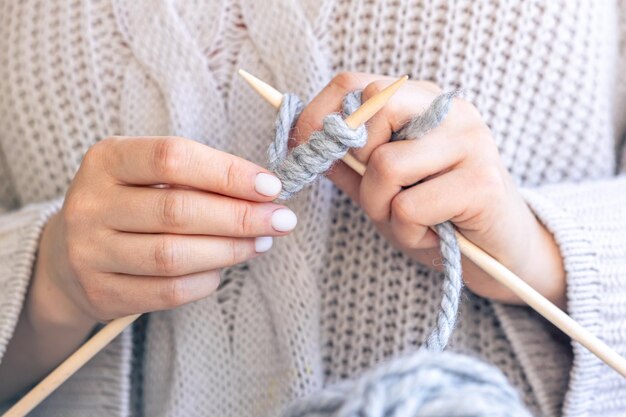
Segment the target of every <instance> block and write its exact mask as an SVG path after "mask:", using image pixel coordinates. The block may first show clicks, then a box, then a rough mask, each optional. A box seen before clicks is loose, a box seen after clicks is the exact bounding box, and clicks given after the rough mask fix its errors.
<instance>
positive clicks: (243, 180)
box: [31, 137, 296, 324]
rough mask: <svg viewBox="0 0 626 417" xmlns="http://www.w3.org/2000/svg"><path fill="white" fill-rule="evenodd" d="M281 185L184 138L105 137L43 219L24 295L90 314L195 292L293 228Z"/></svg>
mask: <svg viewBox="0 0 626 417" xmlns="http://www.w3.org/2000/svg"><path fill="white" fill-rule="evenodd" d="M259 174H261V175H260V176H259ZM155 186H158V187H155ZM279 192H280V182H279V180H278V179H277V178H276V177H274V176H273V175H272V174H270V173H269V172H268V171H267V170H265V169H263V168H261V167H259V166H257V165H255V164H253V163H251V162H249V161H246V160H244V159H241V158H238V157H236V156H233V155H230V154H227V153H224V152H220V151H217V150H215V149H212V148H209V147H207V146H205V145H202V144H199V143H196V142H194V141H191V140H188V139H182V138H174V137H159V138H109V139H105V140H103V141H101V142H99V143H97V144H96V145H94V146H93V147H92V148H91V149H90V150H89V151H88V152H87V154H86V155H85V158H84V160H83V162H82V164H81V166H80V169H79V170H78V173H77V174H76V176H75V178H74V180H73V182H72V184H71V185H70V188H69V190H68V192H67V195H66V198H65V202H64V205H63V208H62V210H61V211H60V213H58V214H57V215H55V216H54V217H53V218H52V219H51V220H50V221H49V222H48V225H47V226H46V228H45V231H44V233H43V236H42V241H41V244H40V251H39V258H38V262H37V269H36V273H35V277H34V280H33V283H32V286H31V297H35V298H37V297H38V298H39V301H40V303H44V304H46V305H47V308H43V307H42V306H41V305H40V306H39V308H37V310H39V311H40V312H42V313H43V314H53V315H56V316H57V317H60V318H59V320H63V321H66V320H68V317H73V318H74V319H76V318H79V320H83V321H86V322H90V323H94V324H95V322H103V321H108V320H111V319H114V318H117V317H121V316H125V315H128V314H133V313H144V312H148V311H155V310H165V309H172V308H174V307H178V306H180V305H183V304H186V303H189V302H192V301H195V300H199V299H201V298H204V297H206V296H208V295H209V294H211V293H212V292H214V291H215V290H216V288H217V286H218V285H219V280H220V269H221V268H224V267H227V266H230V265H233V264H237V263H239V262H243V261H245V260H248V259H251V258H254V257H256V256H258V255H259V254H260V253H261V252H264V251H266V250H268V249H269V248H270V247H271V236H283V235H285V234H287V233H288V232H289V231H291V230H292V229H293V228H294V227H295V224H296V217H295V215H294V214H293V212H291V211H290V210H289V209H287V208H285V207H284V206H281V205H278V204H274V203H271V202H270V201H271V200H273V199H274V198H276V196H277V195H278V193H279ZM31 301H32V300H31ZM51 309H52V310H54V311H53V312H51V311H50V310H51Z"/></svg>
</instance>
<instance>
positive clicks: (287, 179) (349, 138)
mask: <svg viewBox="0 0 626 417" xmlns="http://www.w3.org/2000/svg"><path fill="white" fill-rule="evenodd" d="M360 104H361V93H360V92H353V93H350V94H348V95H347V96H346V97H345V98H344V103H343V111H344V114H345V115H349V114H351V113H352V112H353V111H355V110H356V109H357V108H358V107H359V105H360ZM300 112H302V102H301V101H300V99H299V98H298V97H297V96H295V95H293V94H286V95H285V96H284V98H283V102H282V104H281V106H280V108H279V110H278V116H277V118H276V124H275V139H274V142H273V143H272V144H271V145H270V147H269V150H268V159H269V169H270V170H272V171H273V172H274V174H276V176H277V177H278V178H279V179H280V181H281V182H282V184H283V189H282V191H281V193H280V195H279V196H278V198H279V199H282V200H286V199H288V198H290V197H291V196H293V195H294V194H295V193H297V192H298V191H300V190H301V189H302V188H303V187H304V186H305V185H307V184H309V183H311V182H313V181H315V179H316V178H317V177H318V176H319V175H320V174H323V173H324V172H326V171H328V169H329V168H330V167H331V165H332V164H333V163H334V162H335V161H337V160H339V159H341V158H343V156H344V155H345V154H346V153H347V152H348V150H349V149H350V148H361V147H363V145H365V143H366V142H367V129H366V128H365V126H359V127H358V128H357V129H350V128H349V127H348V125H346V122H345V121H344V120H343V117H342V116H341V115H340V114H338V113H333V114H329V115H328V116H326V117H325V118H324V122H323V126H324V127H323V129H322V130H320V131H317V132H313V134H311V136H310V137H309V140H308V141H307V142H305V143H303V144H301V145H299V146H297V147H296V148H294V149H293V151H292V152H291V153H290V154H288V153H287V147H288V146H287V145H288V143H289V133H290V131H291V129H292V127H293V126H294V123H295V121H296V120H297V118H298V116H299V115H300Z"/></svg>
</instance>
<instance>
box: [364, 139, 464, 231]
mask: <svg viewBox="0 0 626 417" xmlns="http://www.w3.org/2000/svg"><path fill="white" fill-rule="evenodd" d="M453 135H455V133H454V132H449V131H448V130H447V129H443V130H441V131H437V132H433V133H432V134H429V135H427V136H425V137H423V138H421V139H419V140H408V141H399V142H389V143H385V144H383V145H381V146H379V147H378V148H376V149H375V150H374V152H373V153H372V156H371V157H370V158H369V163H368V166H367V170H366V171H365V174H364V175H363V180H362V181H361V188H360V196H361V200H360V201H361V206H362V207H363V209H364V210H365V212H366V213H367V215H368V216H369V217H370V218H372V219H373V220H374V221H377V222H383V221H388V220H389V217H390V212H391V201H392V199H393V197H394V196H395V195H396V194H398V193H399V192H400V190H401V189H402V187H408V186H411V185H413V184H415V183H417V182H418V181H421V180H423V179H425V178H427V177H429V176H432V175H435V174H438V173H441V172H443V171H445V170H448V169H451V168H452V167H453V166H455V165H456V164H458V163H460V162H461V161H462V160H463V159H464V158H465V157H466V155H467V153H468V152H469V144H468V143H469V142H468V141H466V140H464V138H459V137H458V136H453Z"/></svg>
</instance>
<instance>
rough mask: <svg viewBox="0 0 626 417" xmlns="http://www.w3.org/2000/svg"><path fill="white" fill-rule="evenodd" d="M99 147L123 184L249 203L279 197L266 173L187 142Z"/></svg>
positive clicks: (121, 141)
mask: <svg viewBox="0 0 626 417" xmlns="http://www.w3.org/2000/svg"><path fill="white" fill-rule="evenodd" d="M103 142H104V143H103V144H101V145H100V146H99V148H98V149H100V150H101V152H103V153H105V155H104V157H103V158H104V161H105V169H106V170H107V172H108V173H109V174H110V175H111V176H112V177H113V178H114V179H116V180H117V181H118V182H122V183H124V184H132V185H153V184H175V185H182V186H188V187H193V188H196V189H199V190H204V191H211V192H214V193H219V194H223V195H227V196H231V197H236V198H241V199H246V200H251V201H270V200H272V199H274V198H275V197H276V196H277V195H278V193H279V192H280V181H279V180H278V178H276V177H275V176H274V175H273V174H271V173H270V172H269V171H267V170H266V169H263V168H261V167H260V166H258V165H256V164H254V163H252V162H250V161H247V160H245V159H243V158H239V157H237V156H234V155H231V154H228V153H225V152H221V151H218V150H216V149H213V148H210V147H208V146H205V145H203V144H201V143H198V142H194V141H192V140H189V139H184V138H177V137H142V138H121V137H120V138H111V139H107V140H106V141H103ZM101 143H102V142H101Z"/></svg>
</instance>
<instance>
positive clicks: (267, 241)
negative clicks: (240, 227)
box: [254, 236, 274, 253]
mask: <svg viewBox="0 0 626 417" xmlns="http://www.w3.org/2000/svg"><path fill="white" fill-rule="evenodd" d="M273 244H274V239H272V237H271V236H261V237H257V238H256V239H254V250H256V251H257V253H262V252H267V251H268V250H270V249H272V245H273Z"/></svg>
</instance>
